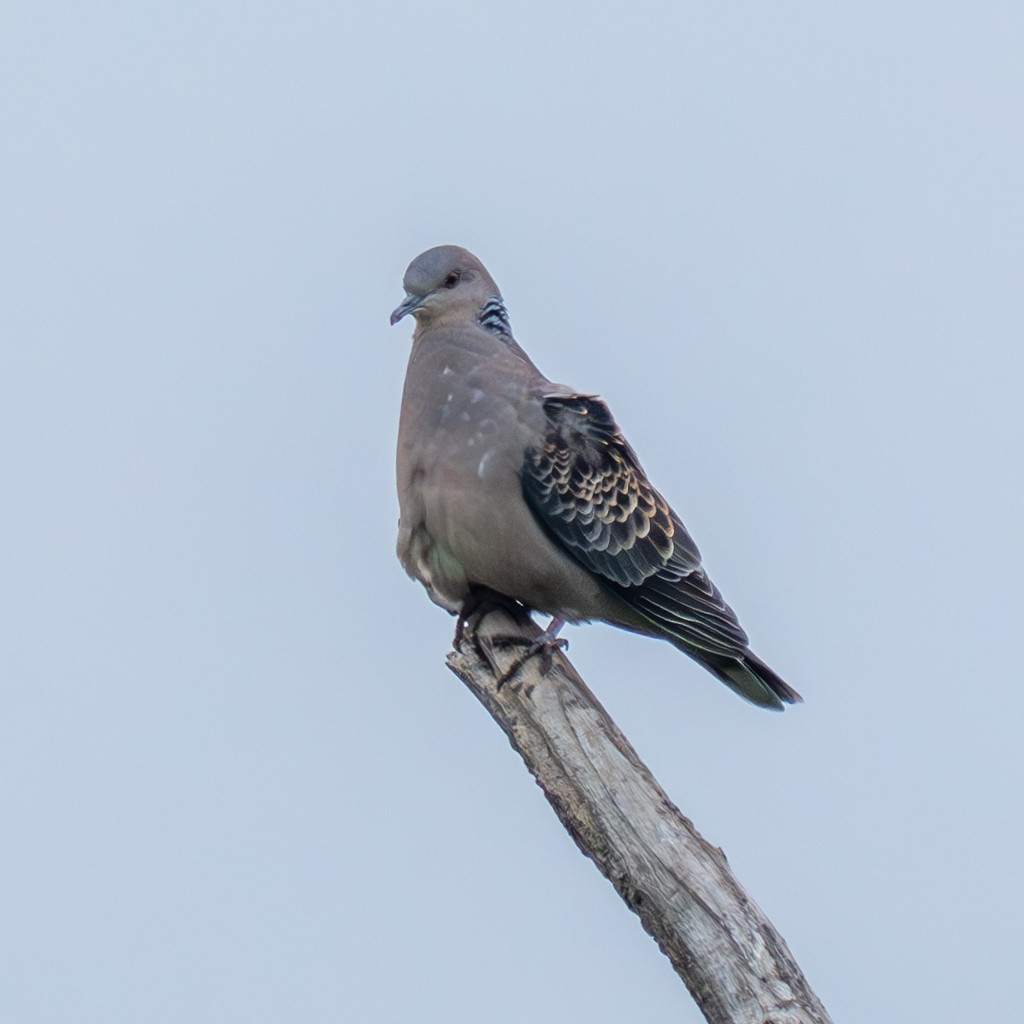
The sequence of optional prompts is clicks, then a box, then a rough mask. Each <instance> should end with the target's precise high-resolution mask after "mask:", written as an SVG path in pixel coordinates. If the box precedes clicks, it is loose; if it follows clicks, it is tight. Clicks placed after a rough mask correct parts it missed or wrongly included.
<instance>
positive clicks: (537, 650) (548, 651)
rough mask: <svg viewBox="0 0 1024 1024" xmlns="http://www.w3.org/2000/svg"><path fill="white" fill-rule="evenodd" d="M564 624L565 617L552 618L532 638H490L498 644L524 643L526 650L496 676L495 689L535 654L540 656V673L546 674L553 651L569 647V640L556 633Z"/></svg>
mask: <svg viewBox="0 0 1024 1024" xmlns="http://www.w3.org/2000/svg"><path fill="white" fill-rule="evenodd" d="M564 625H565V619H561V618H558V617H557V616H556V617H555V618H553V619H552V620H551V621H550V622H549V623H548V627H547V629H545V630H544V632H543V633H541V634H540V635H539V636H537V637H535V638H534V639H533V640H528V639H526V638H525V637H522V636H495V637H492V638H491V639H492V640H493V641H494V642H495V643H498V644H504V645H505V646H508V647H512V646H518V645H522V644H525V645H526V650H525V651H524V652H523V653H522V654H521V655H520V656H519V657H518V658H516V660H515V661H513V662H512V664H511V665H509V667H508V668H507V669H505V671H504V672H502V674H501V675H500V676H499V677H498V682H497V685H496V689H498V690H500V689H501V688H502V687H503V686H504V685H505V684H506V683H507V682H510V681H511V680H512V679H513V678H514V677H515V676H516V674H517V673H518V672H519V670H520V669H521V668H522V667H523V666H524V665H525V664H526V663H527V662H528V661H529V660H530V659H531V658H532V657H533V656H534V655H536V654H539V655H540V656H541V661H542V668H541V675H542V676H546V675H547V674H548V673H549V672H550V671H551V666H552V665H553V664H554V653H555V651H564V650H567V649H568V647H569V641H568V640H566V639H565V637H561V636H559V635H558V632H559V630H560V629H561V628H562V627H563V626H564Z"/></svg>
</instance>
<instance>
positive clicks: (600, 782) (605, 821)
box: [448, 611, 831, 1024]
mask: <svg viewBox="0 0 1024 1024" xmlns="http://www.w3.org/2000/svg"><path fill="white" fill-rule="evenodd" d="M537 633H538V628H537V626H536V624H534V623H533V622H529V623H527V622H523V621H516V620H514V619H513V618H511V617H510V616H509V615H507V614H506V613H505V612H503V611H494V612H491V613H489V614H488V615H487V616H486V617H485V618H484V620H483V623H482V624H481V626H480V629H479V630H478V633H477V637H478V642H479V645H480V648H481V651H482V653H483V654H484V655H485V657H484V658H481V657H480V656H479V654H478V653H477V652H476V651H475V650H474V649H473V646H474V645H473V643H472V642H470V641H468V640H467V642H466V643H464V644H463V650H462V651H461V652H454V651H453V652H452V653H451V654H450V655H449V656H448V664H449V666H450V667H451V669H452V671H453V672H455V674H456V675H457V676H459V678H460V679H462V681H463V682H464V683H465V684H466V685H467V686H468V687H469V689H470V690H471V691H472V692H473V693H474V694H475V695H476V697H477V698H478V699H479V700H480V702H481V703H482V704H483V705H484V706H485V707H486V708H487V710H488V711H489V712H490V713H491V715H492V716H493V718H494V719H495V721H497V723H498V724H499V725H500V726H501V728H502V729H503V730H504V731H505V733H506V735H507V736H508V738H509V740H510V741H511V743H512V746H513V747H514V748H515V749H516V750H517V751H518V752H519V754H520V755H521V756H522V758H523V760H524V761H525V762H526V766H527V768H529V770H530V771H531V772H532V774H533V775H534V777H535V778H536V780H537V783H538V785H539V786H540V787H541V789H542V790H543V791H544V794H545V796H546V797H547V798H548V800H549V801H550V803H551V806H552V807H553V808H554V810H555V813H556V814H557V815H558V817H559V819H560V820H561V822H562V824H563V825H564V826H565V827H566V829H568V831H569V834H570V835H571V836H572V837H573V839H574V840H575V841H576V844H577V846H579V848H580V850H582V851H583V853H585V854H586V855H587V856H588V857H590V859H591V860H593V861H594V863H595V864H596V865H597V866H598V867H599V868H600V870H601V872H602V873H603V874H604V875H605V877H606V878H607V879H608V880H609V881H610V882H611V883H612V885H614V886H615V888H616V890H617V891H618V893H619V895H620V896H621V897H622V898H623V899H624V900H625V901H626V904H627V905H628V906H629V907H630V908H631V909H632V910H633V911H634V912H635V913H636V914H637V915H638V916H639V918H640V921H641V923H642V924H643V926H644V928H645V929H646V930H647V932H648V933H649V934H650V935H651V936H652V937H653V938H654V940H655V941H656V942H657V943H658V945H659V946H660V947H661V950H662V952H663V953H664V954H665V955H666V956H667V957H668V958H669V960H670V961H671V962H672V965H673V967H674V968H675V970H676V972H677V973H678V974H679V976H680V977H681V978H682V979H683V981H684V982H685V983H686V986H687V988H688V989H689V990H690V992H691V994H692V995H693V998H694V999H695V1000H696V1001H697V1005H698V1006H699V1007H700V1009H701V1011H702V1012H703V1014H704V1016H705V1017H706V1018H707V1020H708V1021H710V1022H711V1024H831V1021H830V1019H829V1016H828V1014H827V1013H826V1012H825V1008H824V1007H823V1006H822V1005H821V1002H820V1001H819V1000H818V997H817V996H816V995H815V994H814V993H813V992H812V991H811V988H810V986H809V985H808V984H807V981H806V979H805V978H804V976H803V974H802V973H801V971H800V968H799V967H798V966H797V963H796V961H795V960H794V959H793V956H792V954H791V953H790V952H789V950H788V949H787V947H786V943H785V942H784V941H783V939H782V936H781V935H779V933H778V932H777V931H776V930H775V928H774V927H773V926H772V924H771V922H770V921H769V920H768V919H767V918H766V917H765V916H764V914H763V913H762V912H761V910H760V909H759V908H758V906H757V905H756V904H755V903H754V902H753V900H751V899H750V897H749V896H747V894H746V893H745V892H744V891H743V888H742V887H741V886H740V884H739V882H738V881H737V880H736V879H735V878H734V877H733V875H732V872H731V871H730V870H729V866H728V864H727V863H726V859H725V855H724V854H723V853H722V851H721V850H719V849H717V848H716V847H714V846H712V845H711V844H710V843H708V842H707V841H706V840H704V839H703V838H702V837H701V836H700V835H699V834H698V832H697V831H696V829H695V828H694V827H693V825H692V824H691V823H690V822H689V821H688V820H687V819H686V818H685V817H684V816H683V815H682V814H681V813H680V812H679V810H678V808H676V806H675V805H674V804H673V803H672V801H671V800H669V798H668V797H667V796H666V795H665V793H664V792H663V790H662V789H661V787H660V786H659V785H658V783H657V782H656V781H655V779H654V777H653V776H652V775H651V773H650V771H648V769H647V767H646V766H645V765H644V764H643V762H642V761H641V760H640V758H639V757H638V756H637V754H636V751H634V750H633V748H632V747H631V746H630V745H629V742H628V741H627V740H626V737H625V736H623V735H622V733H621V732H620V731H619V729H618V727H617V726H616V725H615V723H614V722H613V721H612V720H611V718H609V717H608V714H607V713H606V712H605V710H604V709H603V708H602V707H601V705H600V704H599V703H598V702H597V700H596V698H595V697H594V695H593V694H592V693H591V692H590V690H589V689H587V686H586V684H585V683H584V682H583V680H582V679H580V677H579V676H578V675H577V674H576V672H575V670H574V669H573V667H572V665H571V664H570V663H569V662H568V661H567V660H566V659H565V658H563V657H562V656H561V655H557V656H556V657H555V659H554V664H553V666H552V668H551V670H550V672H548V674H547V675H543V674H542V673H543V668H544V665H543V659H542V658H541V657H533V658H531V659H529V660H528V661H527V662H526V663H525V664H524V665H523V667H522V669H521V670H520V671H519V672H518V673H517V675H516V676H515V677H514V679H513V680H512V681H511V682H509V683H506V684H505V685H504V686H502V687H501V688H500V689H499V688H498V686H497V680H498V679H499V678H500V677H501V674H502V673H503V672H504V671H506V670H507V668H508V666H509V665H510V664H512V663H513V662H514V661H515V659H516V658H517V657H519V656H520V655H521V654H522V648H521V647H510V646H508V645H506V644H503V643H501V642H500V641H496V639H495V638H501V637H507V636H522V637H524V638H527V639H529V638H532V637H533V636H535V635H536V634H537Z"/></svg>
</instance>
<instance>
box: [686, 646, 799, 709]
mask: <svg viewBox="0 0 1024 1024" xmlns="http://www.w3.org/2000/svg"><path fill="white" fill-rule="evenodd" d="M686 653H687V654H691V655H692V651H687V652H686ZM698 660H699V661H701V662H702V663H703V664H704V665H706V666H707V667H708V669H710V670H711V671H712V672H713V673H714V674H715V675H716V676H718V678H719V679H721V680H722V682H723V683H725V685H726V686H728V687H730V688H731V689H733V690H735V691H736V692H737V693H738V694H739V695H740V696H741V697H745V698H746V699H747V700H749V701H751V702H752V703H754V704H758V705H760V706H761V707H763V708H769V709H771V710H772V711H781V710H782V708H783V706H784V705H786V704H799V703H801V701H803V697H801V696H800V694H799V693H797V692H796V690H794V689H793V688H792V687H791V686H789V685H788V684H787V683H786V682H784V681H783V680H782V679H781V678H780V677H779V676H778V675H776V674H775V673H774V672H773V671H772V670H771V669H770V668H769V667H768V666H767V665H766V664H765V663H764V662H763V661H762V660H761V659H760V658H759V657H758V656H757V655H756V654H752V653H751V652H750V651H746V652H745V653H744V654H742V655H740V656H739V657H736V658H730V657H726V656H722V655H708V654H702V655H699V656H698Z"/></svg>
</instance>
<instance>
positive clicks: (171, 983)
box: [0, 0, 1024, 1024]
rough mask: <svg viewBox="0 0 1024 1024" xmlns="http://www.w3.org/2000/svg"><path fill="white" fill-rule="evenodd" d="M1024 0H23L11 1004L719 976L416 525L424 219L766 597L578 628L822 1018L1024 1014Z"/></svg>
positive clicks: (388, 1010)
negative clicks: (414, 379) (417, 576)
mask: <svg viewBox="0 0 1024 1024" xmlns="http://www.w3.org/2000/svg"><path fill="white" fill-rule="evenodd" d="M1022 52H1024V8H1022V7H1021V5H1020V4H1019V3H986V2H980V3H979V2H974V3H966V2H961V3H945V4H935V3H924V2H910V3H902V4H891V3H881V2H866V3H859V4H855V5H822V4H820V3H809V2H808V3H777V4H774V3H773V4H754V3H748V4H721V3H716V4H711V3H703V4H693V3H656V2H651V0H640V2H638V3H632V4H628V5H621V4H614V5H612V4H603V5H602V4H598V5H591V6H589V7H587V8H581V7H580V6H579V5H573V6H570V5H563V6H562V7H559V6H557V5H556V6H555V7H552V6H551V5H550V4H540V3H520V4H516V5H502V6H499V5H495V4H467V3H460V2H454V3H448V4H443V5H440V6H437V5H433V6H431V5H423V4H414V3H401V4H400V3H386V2H385V3H376V4H358V5H357V4H353V3H351V2H349V3H345V2H338V0H334V2H330V3H328V2H324V3H308V2H303V0H298V2H296V0H292V2H290V3H283V2H280V0H267V2H264V3H261V4H258V5H253V4H245V3H239V2H235V3H223V2H216V0H215V2H213V3H193V2H187V0H186V2H181V0H178V2H175V3H166V2H161V0H158V2H150V3H145V4H136V5H131V4H129V5H125V4H114V3H90V4H81V3H76V4H72V3H46V2H45V0H44V2H40V0H32V2H31V3H29V2H27V0H6V2H5V4H4V5H3V9H2V11H0V132H2V135H0V137H2V156H0V238H2V259H3V268H2V273H0V346H2V363H0V417H2V426H0V431H2V433H0V449H2V450H0V457H2V461H0V464H2V498H0V530H2V536H3V544H2V563H0V580H2V590H0V594H2V597H0V601H2V604H3V607H2V608H0V621H2V623H3V625H2V627H0V636H2V640H0V674H2V678H0V694H2V703H0V822H2V829H3V842H2V851H0V922H2V924H0V945H2V948H0V963H2V964H3V967H2V968H0V974H2V975H4V977H3V978H2V983H0V1019H2V1020H4V1021H9V1022H11V1024H49V1022H54V1024H56V1022H60V1024H66V1022H73V1021H85V1020H90V1021H91V1020H97V1021H104V1022H110V1024H113V1022H117V1024H120V1022H125V1024H129V1022H130V1024H138V1022H146V1024H149V1022H157V1024H164V1022H167V1024H171V1022H174V1024H178V1022H181V1021H189V1022H196V1024H205V1022H209V1024H223V1022H225V1021H245V1022H246V1024H276V1022H283V1021H288V1022H295V1021H299V1022H316V1024H319V1022H324V1024H327V1022H337V1021H379V1022H388V1024H405V1022H409V1021H428V1022H433V1021H437V1022H442V1021H443V1022H455V1024H466V1022H477V1021H487V1022H490V1024H505V1022H509V1024H511V1022H517V1024H518V1022H520V1021H522V1020H524V1019H529V1020H534V1021H552V1022H554V1021H557V1022H564V1021H584V1020H586V1021H592V1022H608V1024H611V1022H619V1021H622V1020H642V1021H644V1022H645V1024H661V1022H666V1024H667V1022H675V1024H678V1022H679V1021H686V1022H693V1024H696V1022H699V1021H700V1019H701V1018H700V1016H699V1014H698V1011H697V1010H696V1008H695V1006H694V1005H693V1003H692V1001H691V1000H690V997H689V995H688V994H687V992H686V991H685V989H684V988H683V986H682V984H681V983H680V982H679V981H678V979H677V978H676V976H675V975H674V974H673V972H672V971H671V969H670V967H669V965H668V962H667V961H666V960H665V959H664V958H663V957H662V956H661V954H660V953H659V952H658V950H657V948H656V947H655V945H654V944H653V943H652V942H651V940H650V939H649V938H648V937H647V936H646V935H645V934H644V932H643V931H642V929H641V927H640V925H639V923H638V921H637V919H636V918H635V917H634V916H633V915H632V914H631V913H629V912H628V910H627V909H626V908H625V906H624V905H623V904H622V903H621V902H620V901H619V899H618V897H617V896H616V895H615V893H614V892H613V890H612V888H611V886H609V885H608V884H607V883H606V882H605V881H604V879H603V878H601V877H600V875H599V874H598V872H597V871H596V870H595V868H594V867H593V865H592V864H591V863H590V862H589V861H587V860H586V859H584V858H583V857H582V856H581V855H580V854H579V852H578V851H577V849H576V848H575V846H574V845H573V843H572V842H571V840H570V839H569V838H568V837H567V835H566V834H565V833H564V831H563V830H562V828H561V826H560V825H559V824H558V822H557V820H556V819H555V817H554V815H553V814H552V813H551V811H550V809H549V807H548V805H547V803H546V801H545V800H544V799H543V797H542V795H541V793H540V791H539V790H538V789H537V788H536V786H535V785H534V784H533V782H532V780H531V779H530V777H529V776H528V774H527V772H526V771H525V770H524V768H523V766H522V764H521V762H520V761H519V759H518V758H517V756H516V755H515V754H514V753H513V752H512V750H511V749H510V748H509V746H508V743H507V742H506V740H505V739H504V737H503V735H502V733H501V732H500V730H499V729H498V728H497V726H496V725H494V723H493V722H492V721H491V720H490V719H489V717H488V716H487V715H486V714H485V712H484V711H483V710H482V709H481V708H480V707H479V705H477V703H476V702H475V701H474V700H473V698H472V697H471V696H470V694H469V693H468V691H466V690H465V688H464V687H463V686H462V685H461V684H460V683H459V682H458V681H457V680H456V679H455V677H454V676H452V675H451V674H450V673H449V672H448V670H447V669H446V668H445V666H444V662H443V658H444V654H445V652H446V651H447V649H448V644H449V642H450V638H451V633H452V625H453V624H452V621H451V620H450V619H449V618H448V617H447V616H445V615H444V613H443V612H441V611H440V610H439V609H438V608H436V607H434V606H433V605H431V604H430V602H429V601H428V600H427V598H426V596H425V594H424V593H423V592H422V589H421V588H420V587H419V586H418V585H416V584H414V583H412V582H411V581H409V580H408V579H407V578H406V577H405V575H404V573H403V572H402V570H401V568H400V566H399V565H398V563H397V561H396V559H395V557H394V535H395V523H396V519H397V502H396V499H395V496H394V480H393V452H394V441H395V434H396V428H397V417H398V403H399V395H400V392H401V386H402V379H403V375H404V372H405V361H406V358H407V354H408V349H409V335H410V331H411V325H410V324H409V322H407V321H403V322H402V323H401V324H400V325H399V326H398V327H395V328H390V327H389V326H388V313H389V312H390V311H391V309H392V308H394V306H395V305H396V304H397V302H398V301H399V299H400V298H401V295H402V291H401V278H402V274H403V272H404V270H405V268H406V266H407V264H408V263H409V261H410V260H411V259H412V258H413V257H414V256H415V255H416V254H417V253H419V252H420V251H422V250H423V249H425V248H428V247H429V246H432V245H437V244H440V243H449V242H451V243H456V244H460V245H464V246H467V247H468V248H470V249H472V250H473V251H474V252H476V253H477V254H478V255H479V256H480V257H481V259H482V260H483V261H484V262H485V263H486V264H487V266H488V268H489V269H490V270H491V272H492V274H493V275H494V277H495V278H496V280H497V281H498V282H499V284H500V286H501V288H502V291H503V292H504V295H505V298H506V300H507V303H508V306H509V311H510V315H511V319H512V324H513V327H514V329H515V332H516V335H517V338H518V340H519V341H520V343H521V344H522V345H523V346H524V347H525V348H526V349H527V351H528V352H529V353H530V354H531V356H532V357H533V358H534V359H535V361H536V362H537V363H538V364H539V365H540V366H541V368H542V369H544V370H545V372H546V373H547V374H548V375H549V376H550V377H552V378H553V379H555V380H558V381H561V382H564V383H567V384H570V385H572V386H574V387H577V388H580V389H582V390H587V391H593V392H600V393H601V394H602V395H604V397H605V398H606V399H607V400H608V402H609V403H610V405H611V407H612V409H613V411H614V412H615V415H616V417H617V418H618V420H619V422H620V423H621V425H622V427H623V429H624V430H625V432H626V435H627V437H628V438H629V439H630V441H631V442H632V444H633V445H634V447H635V448H636V449H637V450H638V452H639V454H640V457H641V459H642V460H643V462H644V465H645V467H646V469H647V470H648V472H649V474H650V476H651V477H652V478H653V480H654V481H655V483H656V485H657V486H658V487H659V488H660V490H661V491H662V492H663V493H664V494H665V495H666V496H667V497H668V498H669V500H670V501H671V502H672V503H673V504H674V506H675V507H676V509H677V510H678V511H679V513H680V514H681V515H682V517H683V519H684V520H685V522H686V523H687V526H688V527H689V529H690V531H691V532H692V533H693V535H694V537H695V538H696V540H697V542H698V544H699V545H700V547H701V549H702V551H703V554H704V557H705V562H706V564H707V566H708V567H709V569H710V571H711V574H712V576H713V577H714V579H715V580H716V582H717V583H718V585H719V586H720V587H721V589H722V590H723V592H724V593H725V595H726V597H727V598H728V599H729V601H730V602H731V603H732V604H733V606H734V607H735V608H736V609H737V611H738V612H739V614H740V617H741V619H742V621H743V623H744V625H745V627H746V629H747V631H748V632H749V633H750V635H751V640H752V646H753V648H754V649H755V650H756V651H757V652H758V653H759V654H760V655H761V656H762V657H763V658H764V659H765V660H766V661H768V662H769V663H770V664H771V665H772V666H773V667H774V668H775V669H776V670H777V671H778V672H780V673H781V674H782V675H783V676H784V677H785V678H786V679H787V680H788V681H789V682H790V683H791V684H792V685H793V686H795V687H796V688H797V689H798V690H800V691H801V692H802V693H803V694H804V697H805V699H806V703H805V704H804V705H803V706H801V707H798V708H795V709H792V710H790V711H787V712H786V713H785V714H784V715H772V714H769V713H766V712H762V711H759V710H757V709H755V708H753V707H751V706H749V705H746V704H745V703H743V702H742V701H740V700H739V699H737V698H736V697H735V696H734V695H733V694H731V693H730V692H729V691H728V690H727V689H726V688H725V687H723V686H721V685H719V684H717V683H716V682H715V681H714V680H713V679H712V678H711V677H710V676H709V675H707V674H706V673H705V672H703V671H702V670H701V669H700V668H698V667H697V666H696V665H694V664H693V663H692V662H690V661H689V660H687V659H686V658H684V657H682V656H681V655H679V654H678V653H677V652H675V651H674V650H672V649H671V648H670V647H669V646H668V645H667V644H660V643H657V642H654V641H650V640H645V639H642V638H639V637H635V636H631V635H628V634H626V633H622V632H619V631H616V630H613V629H611V628H609V627H605V626H592V627H589V628H579V629H570V630H569V631H568V632H567V635H568V637H569V639H570V642H571V645H572V646H571V651H570V656H571V657H572V659H573V660H574V662H575V664H576V665H577V667H578V668H579V669H580V671H581V672H582V674H583V676H584V678H586V680H587V681H588V683H589V684H590V686H591V687H592V689H593V690H594V691H595V692H596V693H597V695H598V696H599V698H600V699H601V701H602V703H603V704H604V705H605V706H606V707H607V709H608V710H609V712H610V713H611V714H612V716H613V717H614V718H615V719H616V721H617V722H618V723H619V725H620V726H621V727H622V728H623V730H624V731H625V733H626V734H627V736H629V738H630V740H631V741H632V742H633V744H634V745H635V746H636V748H637V750H638V751H639V753H640V755H641V756H642V757H643V758H644V759H645V760H646V761H647V763H648V764H649V765H650V767H651V768H652V770H653V771H654V773H655V774H656V775H657V777H658V779H659V781H660V782H661V783H662V785H663V786H664V787H665V789H666V790H667V791H668V793H669V794H670V795H671V797H672V798H673V799H674V800H675V802H676V803H677V804H678V805H679V806H680V807H681V809H682V810H683V811H684V813H686V814H687V815H688V816H690V817H691V818H692V819H693V821H694V823H695V824H696V826H697V827H698V828H699V829H700V830H701V832H702V833H703V834H704V835H705V836H706V837H707V838H708V839H709V840H710V841H711V842H713V843H715V844H716V845H718V846H721V847H722V848H723V849H724V850H725V851H726V853H727V855H728V857H729V860H730V863H731V864H732V866H733V868H734V870H735V872H736V874H737V875H738V877H739V878H740V880H741V881H742V883H743V884H744V886H745V887H746V888H747V889H748V891H749V892H750V894H751V895H752V896H753V898H754V899H755V900H756V901H757V902H758V903H759V904H760V905H761V907H762V908H763V909H764V910H765V912H766V913H767V914H768V916H769V917H770V918H771V919H772V921H773V922H774V923H775V925H776V926H777V927H778V929H779V930H780V931H781V933H782V934H783V936H784V937H785V938H786V940H787V942H788V943H789V945H790V947H791V949H792V951H793V953H794V955H795V956H796V958H797V960H798V961H799V962H800V964H801V965H802V967H803V969H804V971H805V972H806V974H807V977H808V979H809V981H810V983H811V985H812V986H813V987H814V988H815V990H816V991H817V993H818V994H819V995H820V997H821V998H822V1000H823V1001H824V1003H825V1005H826V1006H827V1007H828V1008H829V1010H830V1012H831V1014H832V1016H833V1017H834V1019H835V1020H836V1021H837V1024H838V1022H840V1021H849V1022H853V1021H864V1020H871V1021H894V1022H905V1021H928V1022H942V1021H950V1022H953V1021H957V1022H959V1021H964V1020H978V1021H985V1022H986V1024H1003V1022H1005V1024H1018V1022H1019V1020H1020V999H1019V995H1018V992H1017V974H1018V973H1019V959H1020V951H1021V939H1020V928H1019V924H1020V919H1021V914H1022V910H1024V907H1022V902H1024V901H1022V892H1021V881H1020V865H1021V864H1022V863H1024V826H1022V819H1021V790H1022V783H1024V780H1022V774H1024V772H1022V769H1024V752H1022V742H1021V738H1020V723H1021V719H1022V716H1024V679H1022V671H1021V657H1022V655H1021V646H1022V645H1021V634H1022V625H1021V623H1022V614H1024V600H1022V586H1021V579H1022V577H1024V557H1022V544H1021V523H1022V521H1024V484H1022V475H1021V462H1022V457H1021V452H1022V447H1024V429H1022V426H1024V414H1022V409H1021V406H1022V390H1024V388H1022V382H1024V357H1022V342H1024V291H1022V284H1024V189H1022V182H1024V60H1022V58H1021V54H1022Z"/></svg>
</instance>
